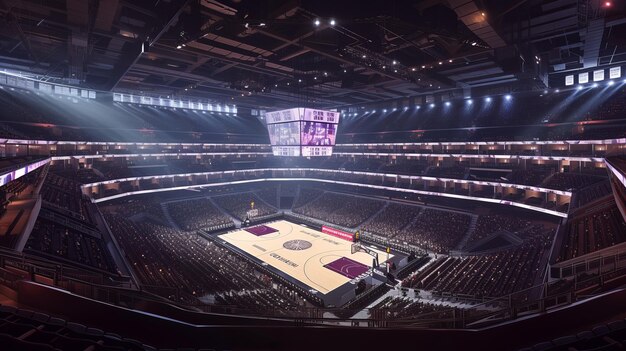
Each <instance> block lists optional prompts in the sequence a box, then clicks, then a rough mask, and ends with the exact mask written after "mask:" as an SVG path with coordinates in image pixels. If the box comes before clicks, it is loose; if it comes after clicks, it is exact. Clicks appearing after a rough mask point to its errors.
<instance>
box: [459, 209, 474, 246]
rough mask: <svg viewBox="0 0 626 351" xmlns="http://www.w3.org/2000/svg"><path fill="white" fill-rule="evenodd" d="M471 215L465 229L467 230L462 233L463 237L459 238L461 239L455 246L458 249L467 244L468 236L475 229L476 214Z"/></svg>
mask: <svg viewBox="0 0 626 351" xmlns="http://www.w3.org/2000/svg"><path fill="white" fill-rule="evenodd" d="M471 216H472V220H471V221H470V224H469V228H468V229H467V232H466V233H465V235H463V238H462V239H461V241H459V244H458V245H457V246H456V248H455V249H456V250H458V251H461V250H463V248H464V247H465V246H466V245H467V242H468V241H469V238H470V237H471V236H472V234H474V231H476V223H477V222H478V216H477V215H471Z"/></svg>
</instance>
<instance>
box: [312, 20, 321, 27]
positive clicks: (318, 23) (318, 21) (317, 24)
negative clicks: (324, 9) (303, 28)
mask: <svg viewBox="0 0 626 351" xmlns="http://www.w3.org/2000/svg"><path fill="white" fill-rule="evenodd" d="M313 23H314V24H315V26H316V27H319V25H320V20H319V19H316V20H315V22H313Z"/></svg>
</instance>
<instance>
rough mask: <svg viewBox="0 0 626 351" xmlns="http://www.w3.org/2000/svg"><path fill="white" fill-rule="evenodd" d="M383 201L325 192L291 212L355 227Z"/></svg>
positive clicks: (379, 206)
mask: <svg viewBox="0 0 626 351" xmlns="http://www.w3.org/2000/svg"><path fill="white" fill-rule="evenodd" d="M384 204H385V203H384V202H383V201H379V200H373V199H368V198H365V197H357V196H350V195H346V194H338V193H331V192H325V193H324V194H322V195H321V196H320V197H318V198H316V199H315V200H313V201H311V202H309V203H307V204H305V205H304V206H302V207H298V208H294V209H293V212H295V213H298V214H301V215H304V216H308V217H312V218H317V219H321V220H324V221H327V222H330V223H333V224H337V225H340V226H343V227H349V228H355V227H357V226H358V225H360V224H361V223H363V222H364V221H366V220H367V219H368V218H370V217H371V216H373V215H374V214H375V213H376V212H378V211H379V210H380V209H381V208H382V207H383V206H384Z"/></svg>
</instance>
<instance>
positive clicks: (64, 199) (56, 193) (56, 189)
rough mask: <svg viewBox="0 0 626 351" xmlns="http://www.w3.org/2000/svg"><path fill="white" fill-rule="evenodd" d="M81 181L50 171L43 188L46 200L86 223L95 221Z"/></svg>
mask: <svg viewBox="0 0 626 351" xmlns="http://www.w3.org/2000/svg"><path fill="white" fill-rule="evenodd" d="M80 185H81V184H80V183H79V182H77V181H75V180H73V179H69V178H65V177H61V176H59V175H57V174H55V173H53V172H49V173H48V175H47V176H46V180H45V182H44V184H43V187H42V189H41V195H42V198H43V200H44V201H45V202H47V203H48V204H51V205H52V206H54V207H55V208H57V209H61V210H65V211H64V214H66V215H68V216H70V217H72V218H74V219H77V220H80V221H84V222H86V223H93V218H92V214H91V213H90V212H89V204H90V201H89V199H88V198H87V197H86V196H85V195H83V193H82V191H81V189H80Z"/></svg>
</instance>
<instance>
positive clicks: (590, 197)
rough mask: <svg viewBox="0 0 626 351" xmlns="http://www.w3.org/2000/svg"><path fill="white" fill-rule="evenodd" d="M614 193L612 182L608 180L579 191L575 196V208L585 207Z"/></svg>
mask: <svg viewBox="0 0 626 351" xmlns="http://www.w3.org/2000/svg"><path fill="white" fill-rule="evenodd" d="M612 193H613V189H612V188H611V182H610V181H609V180H608V179H607V180H604V181H600V182H598V183H595V184H592V185H589V186H587V187H585V188H582V189H580V190H578V191H577V192H576V194H575V195H574V197H575V206H576V208H579V207H582V206H585V205H587V204H589V203H591V202H593V201H596V200H599V199H602V198H604V197H605V196H608V195H611V194H612Z"/></svg>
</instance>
